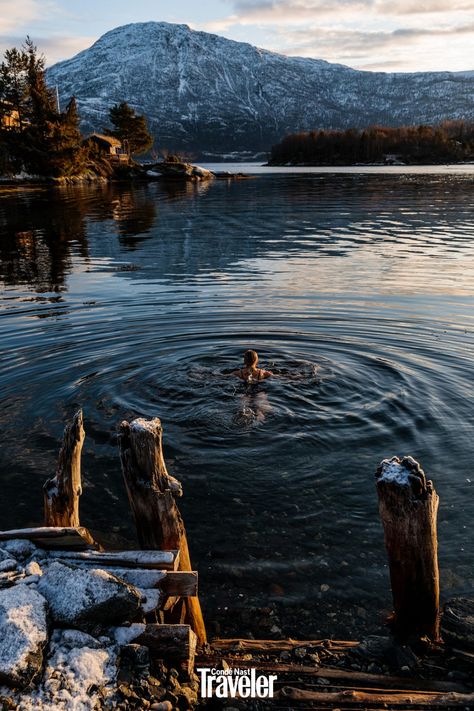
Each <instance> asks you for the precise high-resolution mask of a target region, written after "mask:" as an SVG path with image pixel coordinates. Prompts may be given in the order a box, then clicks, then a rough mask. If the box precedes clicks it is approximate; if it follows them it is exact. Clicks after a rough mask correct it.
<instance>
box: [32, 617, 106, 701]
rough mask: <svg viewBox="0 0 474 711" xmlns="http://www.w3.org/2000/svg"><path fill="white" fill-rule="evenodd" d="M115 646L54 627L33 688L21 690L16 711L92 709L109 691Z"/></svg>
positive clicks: (82, 634)
mask: <svg viewBox="0 0 474 711" xmlns="http://www.w3.org/2000/svg"><path fill="white" fill-rule="evenodd" d="M116 659H117V653H116V647H115V645H113V644H109V645H108V646H106V645H103V644H101V643H100V642H99V641H98V640H96V639H95V638H93V637H91V636H90V635H86V634H84V633H81V632H79V631H77V630H57V631H56V632H54V634H53V637H52V640H51V654H50V656H49V658H48V660H47V663H46V668H45V671H44V674H43V677H42V680H41V683H40V685H39V687H38V688H37V689H35V690H34V691H31V692H29V693H27V694H26V693H23V694H22V695H21V699H19V709H20V711H93V710H95V709H98V708H101V707H102V704H101V699H102V698H103V697H104V696H105V697H106V696H107V695H108V694H109V693H112V692H113V684H114V682H115V678H116V673H117V667H116Z"/></svg>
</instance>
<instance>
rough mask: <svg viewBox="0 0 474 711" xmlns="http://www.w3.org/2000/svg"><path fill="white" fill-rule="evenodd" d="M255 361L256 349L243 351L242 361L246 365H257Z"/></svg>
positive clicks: (256, 357) (256, 359)
mask: <svg viewBox="0 0 474 711" xmlns="http://www.w3.org/2000/svg"><path fill="white" fill-rule="evenodd" d="M257 361H258V354H257V351H252V350H248V351H245V353H244V363H245V365H246V366H248V367H250V368H251V367H252V366H254V365H257Z"/></svg>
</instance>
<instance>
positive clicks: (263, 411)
mask: <svg viewBox="0 0 474 711" xmlns="http://www.w3.org/2000/svg"><path fill="white" fill-rule="evenodd" d="M231 375H236V376H237V377H238V378H239V379H240V380H243V381H244V383H245V384H246V385H255V384H256V383H259V382H261V381H262V380H266V379H267V378H270V377H271V376H272V375H273V373H272V372H271V370H264V369H263V368H259V367H258V353H256V351H252V350H248V351H245V353H244V367H243V368H239V370H234V371H233V372H232V373H231ZM271 411H272V408H271V406H270V403H269V402H268V398H267V396H266V394H265V393H263V392H253V393H252V392H251V391H250V390H248V391H247V393H246V394H245V395H243V396H242V397H241V403H240V410H239V412H238V413H237V415H236V421H237V422H238V423H239V424H242V423H244V424H245V423H249V422H251V421H252V420H255V421H256V422H264V421H265V416H266V415H267V414H268V413H269V412H271Z"/></svg>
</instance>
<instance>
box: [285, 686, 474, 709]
mask: <svg viewBox="0 0 474 711" xmlns="http://www.w3.org/2000/svg"><path fill="white" fill-rule="evenodd" d="M275 699H277V700H278V701H285V702H288V701H296V702H298V701H301V702H306V703H318V704H322V705H325V706H329V707H330V708H337V707H340V706H344V707H348V708H351V707H356V708H357V707H359V708H360V707H361V706H362V708H364V709H370V708H373V707H375V708H377V709H379V708H380V707H381V706H385V707H386V708H390V709H397V708H403V707H407V706H408V708H410V709H417V708H425V709H437V708H456V707H459V708H466V707H469V704H472V703H474V694H458V693H455V692H450V693H447V694H444V693H439V692H435V691H432V692H427V691H424V692H419V693H418V692H416V691H399V692H397V693H393V692H385V693H384V692H380V691H378V690H373V691H359V690H355V689H351V690H344V691H313V690H307V689H295V688H294V687H291V686H284V687H283V688H282V689H280V691H278V692H277V693H276V694H275Z"/></svg>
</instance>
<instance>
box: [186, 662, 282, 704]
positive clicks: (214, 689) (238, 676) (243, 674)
mask: <svg viewBox="0 0 474 711" xmlns="http://www.w3.org/2000/svg"><path fill="white" fill-rule="evenodd" d="M196 671H197V673H198V674H199V677H200V680H201V698H203V699H210V698H211V697H212V696H215V697H216V698H218V699H229V698H231V699H235V698H236V697H238V698H241V699H273V693H274V690H273V685H274V683H275V681H276V680H277V676H276V674H269V675H266V674H259V675H258V676H257V670H256V669H237V668H236V669H214V668H212V669H210V668H209V667H201V668H198V669H196Z"/></svg>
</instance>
